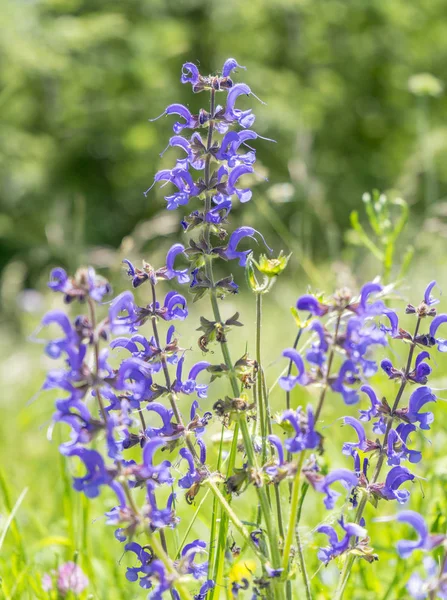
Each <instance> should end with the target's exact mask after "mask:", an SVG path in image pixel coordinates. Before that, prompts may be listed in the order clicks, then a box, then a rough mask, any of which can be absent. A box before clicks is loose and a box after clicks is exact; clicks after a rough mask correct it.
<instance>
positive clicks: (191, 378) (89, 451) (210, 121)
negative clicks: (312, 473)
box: [42, 59, 271, 599]
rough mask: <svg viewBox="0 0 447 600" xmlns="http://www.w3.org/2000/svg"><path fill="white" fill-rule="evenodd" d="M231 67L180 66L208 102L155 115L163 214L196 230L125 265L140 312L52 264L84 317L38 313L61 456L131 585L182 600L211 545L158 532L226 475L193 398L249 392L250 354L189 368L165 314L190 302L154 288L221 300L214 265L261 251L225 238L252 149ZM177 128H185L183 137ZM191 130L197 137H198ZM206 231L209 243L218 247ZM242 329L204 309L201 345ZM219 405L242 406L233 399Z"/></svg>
mask: <svg viewBox="0 0 447 600" xmlns="http://www.w3.org/2000/svg"><path fill="white" fill-rule="evenodd" d="M237 67H239V65H238V64H237V62H236V61H235V60H234V59H229V60H227V61H226V62H225V64H224V66H223V68H222V72H221V73H220V74H219V75H216V76H210V77H208V76H207V77H205V76H202V75H200V73H199V72H198V70H197V68H196V67H195V65H192V64H191V63H187V64H186V65H184V67H183V72H182V77H181V81H182V82H183V83H190V84H191V85H192V87H193V91H194V92H200V91H208V92H209V93H210V98H211V103H210V109H209V110H205V109H202V110H201V111H200V112H199V114H197V115H192V114H191V113H190V111H189V110H188V109H187V108H186V107H185V106H182V105H179V104H172V105H170V106H168V108H167V109H166V111H165V112H164V113H163V114H164V115H166V116H171V115H177V116H178V117H179V120H178V121H177V122H176V123H174V125H173V130H174V134H175V135H174V136H173V137H171V139H170V140H169V144H168V148H172V149H176V148H179V149H180V150H181V151H182V152H183V153H184V155H183V156H184V157H183V158H179V159H178V160H177V161H176V163H175V165H174V166H173V168H172V169H168V170H162V171H160V172H158V173H157V174H156V175H155V178H154V184H155V183H159V182H161V183H163V186H173V187H174V188H175V191H174V192H173V193H171V192H170V193H169V195H167V196H166V203H167V209H168V210H173V209H176V208H178V207H185V206H186V205H189V204H190V203H191V202H192V200H193V199H196V200H197V202H198V203H199V207H198V208H193V210H192V212H191V213H190V214H189V215H186V216H184V218H183V219H182V221H181V224H182V226H183V229H184V231H185V232H186V233H189V232H191V231H192V230H196V232H195V233H198V235H195V234H194V238H192V237H191V239H190V240H189V243H188V245H186V247H185V246H184V245H183V244H181V243H175V244H174V245H173V246H172V247H171V248H170V249H169V251H168V252H167V256H166V261H165V264H164V265H162V266H160V267H159V268H155V267H153V266H152V265H151V264H149V263H148V262H145V261H144V262H143V264H142V266H141V267H137V266H135V265H134V264H133V263H132V262H131V261H130V260H127V259H126V260H125V261H124V262H125V264H126V269H127V274H128V276H129V278H130V282H131V285H132V288H134V289H135V288H140V286H144V287H142V289H144V290H148V292H149V293H148V296H149V302H148V303H147V304H145V305H142V306H140V305H139V304H137V302H136V299H135V297H134V295H133V293H132V292H131V291H124V292H122V293H120V294H118V295H117V296H116V297H115V298H114V299H113V300H111V301H109V302H108V308H107V310H106V311H105V310H104V308H103V307H104V306H105V304H104V303H105V302H106V300H108V298H107V296H108V295H110V294H111V291H112V290H111V286H110V285H109V283H108V282H107V281H106V280H105V279H104V278H102V277H100V276H98V275H97V274H96V273H95V271H94V270H93V269H92V268H88V269H85V268H82V269H79V270H78V272H77V273H76V274H75V276H74V277H69V276H68V275H67V273H66V272H65V271H64V270H63V269H62V268H56V269H54V270H53V271H52V273H51V279H50V282H49V284H48V285H49V287H50V288H51V289H52V290H53V291H55V292H60V293H62V294H63V298H64V301H65V302H66V303H74V302H75V301H77V302H78V303H79V306H81V307H84V306H85V307H86V311H83V312H82V314H80V315H78V316H75V317H74V318H70V317H69V316H67V315H66V313H65V312H63V311H61V310H53V311H51V312H49V313H48V314H47V315H46V316H45V317H44V318H43V320H42V325H43V326H44V327H48V328H51V330H53V329H54V330H55V331H56V328H58V330H59V332H60V334H59V337H56V338H54V339H52V340H51V341H50V342H48V343H47V344H46V348H45V351H46V354H47V355H48V356H49V357H51V358H52V359H55V360H58V361H59V365H60V366H58V367H57V368H55V369H53V370H51V371H49V373H48V375H47V378H46V381H45V383H44V385H43V389H45V390H48V389H57V390H59V391H60V392H61V399H58V400H57V401H56V412H55V413H54V415H53V421H54V423H60V424H64V425H66V426H68V434H69V436H68V440H67V441H65V442H64V443H62V444H61V446H60V451H61V453H62V454H64V455H65V456H67V457H69V458H70V459H71V460H74V459H75V458H76V459H78V460H80V461H81V463H82V464H83V467H84V469H83V470H84V474H83V475H81V476H79V475H78V474H77V473H76V475H75V476H74V477H73V487H74V488H75V489H76V490H77V491H80V492H84V494H85V495H86V496H88V497H89V498H95V497H96V496H98V495H99V494H100V493H101V492H102V491H103V490H110V492H111V493H112V494H114V496H115V497H116V500H117V501H116V506H115V507H113V508H112V509H111V510H109V511H108V512H107V513H106V519H107V523H108V524H110V525H112V526H114V528H115V537H116V539H117V540H118V541H120V542H125V546H124V549H125V551H126V553H128V555H129V556H132V555H133V556H134V557H135V559H134V560H135V561H136V564H135V566H131V567H129V568H128V570H127V575H126V576H127V579H128V580H129V581H138V582H139V585H140V586H141V587H142V588H144V589H147V590H150V592H149V596H150V597H152V598H159V597H161V596H162V595H163V594H164V593H165V592H170V593H171V594H174V596H175V595H177V594H179V595H180V597H184V598H187V597H190V596H189V592H188V589H187V588H188V586H189V585H191V584H189V583H188V582H189V581H190V580H199V581H202V582H203V583H202V585H201V586H200V587H199V589H198V591H197V594H196V595H195V598H201V599H204V598H205V597H206V596H207V595H208V593H210V592H211V591H212V590H213V589H214V587H215V585H214V581H213V579H212V578H210V577H209V575H212V574H213V573H214V570H213V568H214V565H211V566H210V567H209V566H208V563H207V561H206V560H205V561H202V562H201V563H198V562H197V561H196V560H195V559H196V556H198V555H199V554H200V555H206V554H207V548H208V544H207V543H206V542H205V541H202V540H195V541H194V542H191V543H187V544H185V545H184V546H183V547H182V548H179V549H178V553H179V556H180V558H179V559H178V560H173V559H172V557H170V556H169V555H168V552H167V545H166V537H165V533H164V531H165V529H166V528H175V527H176V526H177V524H178V522H179V516H178V511H177V510H176V504H177V503H178V501H176V500H175V498H176V496H179V495H180V494H181V495H184V497H185V499H186V501H187V502H188V503H191V502H193V501H194V499H195V497H196V496H197V494H198V493H199V491H200V489H201V487H202V486H203V485H205V484H206V483H207V482H208V483H210V485H213V484H212V482H213V481H214V480H215V479H217V481H220V480H222V479H223V477H222V476H220V475H219V474H216V473H214V474H212V472H211V470H210V467H209V465H208V463H207V452H206V449H207V448H206V443H205V441H204V439H205V432H206V428H207V426H208V424H209V422H210V420H211V419H212V418H213V415H212V413H211V412H209V411H206V410H205V411H204V410H202V409H201V404H202V403H204V402H206V398H207V394H208V386H209V383H210V382H212V381H214V380H215V379H216V378H220V377H226V378H235V379H234V380H233V390H234V388H235V385H234V381H237V382H238V383H237V384H236V386H237V387H238V386H239V384H241V385H243V386H244V387H245V388H249V387H251V385H252V384H253V381H254V380H253V377H254V373H255V370H256V362H255V361H253V360H251V359H250V358H249V357H248V356H247V355H244V356H243V357H241V358H240V359H239V360H238V361H237V362H236V363H235V364H234V366H233V365H231V366H230V365H228V364H215V365H213V364H211V363H210V362H208V361H205V360H199V361H197V362H195V363H194V362H193V363H192V364H190V365H189V368H188V369H186V364H187V363H191V359H190V352H189V351H188V350H186V349H184V348H181V346H180V345H179V342H178V336H177V335H176V328H175V327H176V326H175V322H181V321H184V320H185V319H186V318H187V317H188V304H187V299H186V297H185V295H184V293H179V292H178V291H177V290H174V289H171V290H168V291H167V293H166V295H165V296H164V298H163V297H161V298H160V295H159V293H158V290H159V287H158V284H162V283H163V282H166V281H168V282H174V281H176V282H177V283H178V284H179V285H182V286H187V287H188V289H189V291H190V293H192V294H193V296H194V300H197V299H198V298H200V297H202V296H204V295H205V294H209V295H210V296H211V297H212V298H215V299H217V298H222V297H224V296H225V295H226V294H228V293H231V294H233V293H236V292H237V291H238V286H237V285H236V283H235V282H234V281H233V277H232V275H228V276H227V277H225V278H223V279H221V280H219V281H215V280H214V278H213V275H212V263H213V262H214V261H215V260H216V259H222V260H224V261H232V260H237V261H238V264H239V265H240V266H242V267H244V266H245V265H246V263H247V259H248V257H249V255H250V254H251V250H249V249H241V244H242V243H244V242H245V240H251V241H256V242H258V241H259V242H260V243H262V244H264V245H265V246H266V248H267V249H268V250H269V251H271V250H270V248H269V247H268V246H267V244H266V242H265V240H264V238H263V236H262V235H261V234H260V233H259V232H257V231H256V230H255V229H253V228H252V227H240V228H239V229H236V230H235V231H233V232H232V233H231V235H229V236H228V234H227V231H226V228H225V226H226V224H227V219H228V215H229V213H230V211H231V208H232V202H233V200H234V198H237V199H238V200H239V201H240V202H242V203H243V202H247V201H249V200H250V198H251V191H250V189H249V188H247V187H242V186H241V183H240V182H241V179H242V178H243V177H244V176H245V175H252V174H253V173H254V169H253V164H254V162H255V160H256V152H255V150H254V149H253V148H252V147H251V146H249V145H248V143H249V142H251V141H252V140H255V139H256V138H257V137H259V136H258V134H257V133H256V132H255V131H253V130H251V129H249V128H250V127H251V126H252V125H253V123H254V121H255V116H254V114H253V113H252V110H251V109H247V110H241V109H239V108H237V107H236V102H237V100H238V98H239V97H240V96H250V95H252V92H251V90H250V88H249V87H248V86H247V85H245V84H234V83H233V81H232V79H231V77H230V75H231V74H232V73H233V72H234V71H235V69H236V68H237ZM218 93H222V94H223V96H224V98H225V100H224V102H223V105H222V106H221V105H219V104H217V103H216V97H217V94H218ZM238 127H241V128H242V130H241V131H238ZM186 130H195V131H193V132H192V135H191V136H190V137H182V135H181V134H184V133H186ZM200 130H205V131H206V134H205V136H204V137H202V135H201V134H200ZM213 134H217V136H219V137H220V140H218V139H215V138H214V136H213ZM185 155H186V156H185ZM148 192H149V190H148V191H147V192H146V193H148ZM213 236H214V238H216V239H217V240H218V243H217V245H215V246H214V245H213ZM227 236H228V239H227V240H226V238H227ZM188 262H189V264H188ZM161 322H167V323H168V329H167V331H166V334H163V333H162V332H161V331H160V323H161ZM240 326H242V323H240V322H239V321H238V315H237V314H236V315H234V316H233V317H231V318H229V319H227V320H226V321H222V320H221V319H220V316H219V315H216V313H215V314H214V320H209V319H206V318H205V317H203V318H202V322H201V328H200V329H201V331H202V333H203V335H202V336H201V338H200V339H199V347H200V349H201V350H202V351H204V352H207V351H208V346H209V344H212V343H220V344H225V343H226V336H227V334H228V332H229V331H230V330H231V329H232V328H233V327H240ZM147 330H149V332H150V333H149V335H148V334H147ZM61 359H62V362H60V361H61ZM117 361H118V362H117ZM229 400H230V402H231V403H232V405H235V406H236V405H238V398H231V399H229ZM185 405H186V406H187V410H186V411H185ZM241 406H242V404H239V405H238V407H237V408H236V412H240V409H241ZM216 413H218V411H217V410H216ZM223 414H225V410H224V411H223ZM186 415H187V416H186ZM136 447H139V448H140V454H139V456H140V459H139V460H135V458H130V457H129V454H128V453H129V451H130V450H131V449H132V448H136ZM162 452H164V454H165V455H166V454H167V453H169V454H174V459H170V460H167V459H163V458H162V455H161V453H162ZM132 456H133V457H135V453H134V451H132ZM219 460H220V459H219ZM173 465H175V466H173ZM178 471H180V473H178ZM163 488H165V489H173V488H174V489H175V488H177V491H172V492H171V493H170V495H169V497H168V500H167V502H166V500H164V501H162V500H161V496H163V497H166V494H163ZM216 493H218V492H216ZM112 497H113V496H112ZM141 536H146V541H145V542H143V543H139V541H140V538H141ZM137 540H138V541H137ZM146 542H147V543H146ZM184 582H186V587H185V583H184ZM176 597H177V596H176Z"/></svg>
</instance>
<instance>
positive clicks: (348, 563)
mask: <svg viewBox="0 0 447 600" xmlns="http://www.w3.org/2000/svg"><path fill="white" fill-rule="evenodd" d="M420 323H421V317H418V320H417V322H416V327H415V330H414V335H413V339H412V342H411V345H410V351H409V353H408V360H407V366H406V367H405V371H404V374H403V376H402V382H401V384H400V387H399V390H398V392H397V394H396V398H395V399H394V403H393V406H392V409H391V415H390V417H389V418H388V422H387V425H386V429H385V435H384V437H383V442H382V445H381V448H382V449H381V452H380V456H379V458H378V460H377V464H376V468H375V469H374V473H373V476H372V478H371V482H370V484H374V483H377V481H378V479H379V476H380V472H381V470H382V466H383V463H384V462H385V457H386V447H387V442H388V436H389V433H390V431H391V428H392V426H393V416H394V413H395V411H396V409H397V407H398V406H399V402H400V400H401V398H402V395H403V393H404V390H405V387H406V385H407V382H408V375H409V373H410V371H411V364H412V362H413V354H414V350H415V348H416V342H415V339H416V336H417V334H418V331H419V326H420ZM367 502H368V494H367V493H365V495H364V496H363V498H362V500H361V501H360V504H359V506H358V508H357V512H356V515H355V523H360V519H361V518H362V516H363V511H364V510H365V507H366V504H367ZM353 539H354V538H353ZM353 539H352V540H351V543H352V541H353ZM355 558H356V557H355V555H354V554H348V556H347V558H346V560H345V564H344V565H343V569H342V572H341V574H340V579H339V581H338V586H337V590H336V592H335V596H334V600H342V598H343V595H344V593H345V590H346V586H347V584H348V581H349V577H350V575H351V571H352V567H353V565H354V562H355Z"/></svg>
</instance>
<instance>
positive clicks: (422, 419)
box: [406, 386, 436, 429]
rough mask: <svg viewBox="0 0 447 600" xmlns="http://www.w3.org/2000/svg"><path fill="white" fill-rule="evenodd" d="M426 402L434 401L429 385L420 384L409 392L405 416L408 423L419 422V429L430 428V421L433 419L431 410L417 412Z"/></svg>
mask: <svg viewBox="0 0 447 600" xmlns="http://www.w3.org/2000/svg"><path fill="white" fill-rule="evenodd" d="M428 402H436V396H435V395H434V394H433V392H432V391H431V389H430V388H429V387H427V386H422V387H420V388H418V389H417V390H415V391H414V392H413V393H412V394H411V396H410V400H409V403H408V412H407V413H406V417H407V419H408V420H409V421H410V423H419V427H420V428H421V429H430V423H432V422H433V419H434V417H433V413H431V412H425V413H421V412H419V411H420V410H421V408H422V407H423V406H424V405H425V404H427V403H428Z"/></svg>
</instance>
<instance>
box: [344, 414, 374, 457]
mask: <svg viewBox="0 0 447 600" xmlns="http://www.w3.org/2000/svg"><path fill="white" fill-rule="evenodd" d="M343 423H344V424H345V425H350V426H351V427H352V428H353V429H355V432H356V433H357V437H358V438H359V441H358V442H345V443H344V444H343V449H342V452H343V454H346V455H347V456H354V455H355V454H356V453H357V450H363V451H365V450H367V449H368V440H367V439H366V434H365V429H364V428H363V425H362V424H361V423H360V421H357V419H354V417H345V418H344V419H343Z"/></svg>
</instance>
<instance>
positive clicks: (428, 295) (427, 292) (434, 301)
mask: <svg viewBox="0 0 447 600" xmlns="http://www.w3.org/2000/svg"><path fill="white" fill-rule="evenodd" d="M435 285H436V281H431V282H430V283H429V284H428V285H427V288H426V290H425V292H424V302H425V304H426V305H427V306H433V305H434V304H439V300H437V299H436V298H433V296H432V295H431V291H432V289H433V288H434V287H435Z"/></svg>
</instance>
